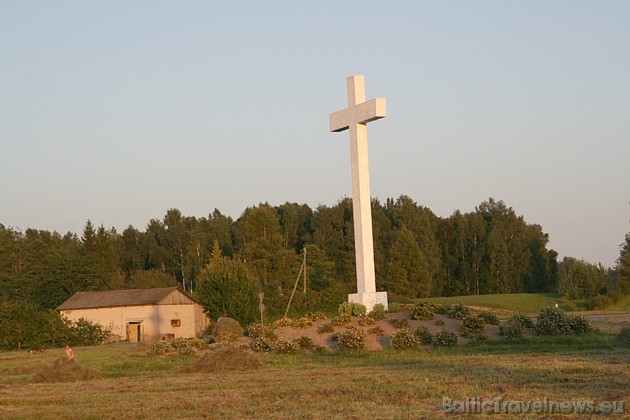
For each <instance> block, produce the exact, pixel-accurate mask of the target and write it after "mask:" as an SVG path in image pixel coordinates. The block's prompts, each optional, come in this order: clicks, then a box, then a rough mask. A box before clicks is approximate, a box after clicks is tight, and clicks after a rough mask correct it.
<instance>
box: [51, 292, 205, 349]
mask: <svg viewBox="0 0 630 420" xmlns="http://www.w3.org/2000/svg"><path fill="white" fill-rule="evenodd" d="M57 310H58V311H59V312H60V313H61V315H62V316H64V317H66V318H68V319H69V320H71V321H73V322H76V321H78V320H79V319H80V318H85V319H86V320H89V321H91V322H93V323H95V324H99V325H101V326H102V327H103V328H105V329H107V330H109V331H111V333H112V339H114V340H127V341H130V342H152V341H158V340H168V339H173V338H178V337H183V338H190V337H195V336H199V335H201V333H203V332H204V331H205V329H206V328H207V327H208V325H210V319H209V318H208V316H207V315H206V314H205V313H204V312H203V307H202V306H201V305H200V304H199V303H198V302H197V301H195V300H194V299H193V298H192V297H190V296H189V295H188V294H186V293H184V292H182V291H181V290H179V289H178V288H177V287H162V288H157V289H131V290H109V291H104V292H78V293H75V294H74V295H73V296H72V297H70V298H69V299H68V300H66V301H65V302H64V303H62V304H61V305H59V306H58V307H57Z"/></svg>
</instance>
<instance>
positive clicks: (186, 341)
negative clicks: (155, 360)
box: [146, 338, 208, 356]
mask: <svg viewBox="0 0 630 420" xmlns="http://www.w3.org/2000/svg"><path fill="white" fill-rule="evenodd" d="M207 348H208V345H207V344H206V343H204V342H203V341H202V340H199V339H198V338H176V339H174V340H171V341H158V342H156V343H153V344H152V345H151V347H150V348H149V350H147V352H146V354H147V355H148V356H182V355H186V356H192V355H195V354H197V350H201V349H207Z"/></svg>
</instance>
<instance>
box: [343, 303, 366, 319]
mask: <svg viewBox="0 0 630 420" xmlns="http://www.w3.org/2000/svg"><path fill="white" fill-rule="evenodd" d="M337 312H339V314H348V315H354V316H359V315H365V313H366V312H367V308H366V307H365V305H362V304H360V303H356V302H343V303H342V304H341V305H339V308H338V310H337Z"/></svg>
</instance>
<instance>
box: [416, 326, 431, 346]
mask: <svg viewBox="0 0 630 420" xmlns="http://www.w3.org/2000/svg"><path fill="white" fill-rule="evenodd" d="M413 335H415V336H416V338H417V339H418V341H419V342H420V343H422V344H431V341H433V336H432V335H431V333H430V332H429V330H428V329H427V327H423V326H420V327H418V328H416V329H415V330H413Z"/></svg>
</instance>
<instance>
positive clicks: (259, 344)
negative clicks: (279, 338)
mask: <svg viewBox="0 0 630 420" xmlns="http://www.w3.org/2000/svg"><path fill="white" fill-rule="evenodd" d="M272 344H273V342H272V341H271V340H270V339H269V338H267V337H258V338H256V339H254V341H252V344H251V347H252V349H253V350H254V351H257V352H267V351H271V348H272Z"/></svg>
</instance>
